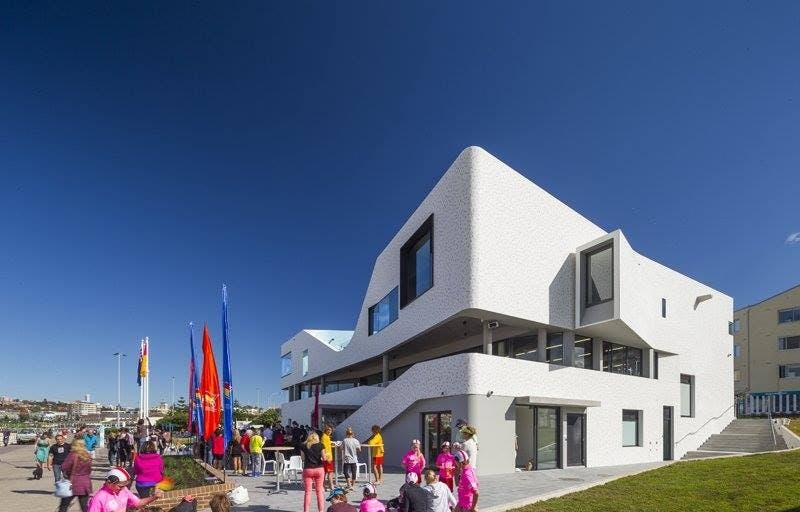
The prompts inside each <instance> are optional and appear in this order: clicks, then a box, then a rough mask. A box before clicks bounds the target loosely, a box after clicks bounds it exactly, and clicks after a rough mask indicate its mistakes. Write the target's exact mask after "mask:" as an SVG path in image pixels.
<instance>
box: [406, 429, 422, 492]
mask: <svg viewBox="0 0 800 512" xmlns="http://www.w3.org/2000/svg"><path fill="white" fill-rule="evenodd" d="M419 446H420V442H419V439H414V440H412V441H411V449H410V450H408V452H406V455H405V457H403V461H402V462H401V464H402V465H403V467H404V468H406V473H415V474H416V475H417V482H420V481H422V468H424V467H425V456H424V455H423V454H422V452H421V451H420V449H419Z"/></svg>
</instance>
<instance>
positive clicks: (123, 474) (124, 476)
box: [106, 467, 131, 482]
mask: <svg viewBox="0 0 800 512" xmlns="http://www.w3.org/2000/svg"><path fill="white" fill-rule="evenodd" d="M106 479H108V480H111V481H112V482H129V481H130V480H131V475H130V473H128V472H127V471H125V468H120V467H116V468H113V469H112V470H111V471H109V472H108V475H107V476H106ZM112 479H113V480H112Z"/></svg>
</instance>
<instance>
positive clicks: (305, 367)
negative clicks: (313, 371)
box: [303, 349, 308, 377]
mask: <svg viewBox="0 0 800 512" xmlns="http://www.w3.org/2000/svg"><path fill="white" fill-rule="evenodd" d="M306 375H308V349H306V350H304V351H303V376H304V377H305V376H306Z"/></svg>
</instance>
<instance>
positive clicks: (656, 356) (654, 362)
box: [653, 351, 658, 379]
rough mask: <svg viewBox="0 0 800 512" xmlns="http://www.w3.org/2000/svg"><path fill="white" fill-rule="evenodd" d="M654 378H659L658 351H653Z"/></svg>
mask: <svg viewBox="0 0 800 512" xmlns="http://www.w3.org/2000/svg"><path fill="white" fill-rule="evenodd" d="M653 378H654V379H657V378H658V352H656V351H653Z"/></svg>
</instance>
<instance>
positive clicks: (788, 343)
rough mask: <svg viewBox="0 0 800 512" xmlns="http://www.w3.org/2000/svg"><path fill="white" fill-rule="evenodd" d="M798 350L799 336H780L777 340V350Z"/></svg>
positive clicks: (799, 345)
mask: <svg viewBox="0 0 800 512" xmlns="http://www.w3.org/2000/svg"><path fill="white" fill-rule="evenodd" d="M795 348H800V336H782V337H780V338H778V350H792V349H795Z"/></svg>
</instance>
